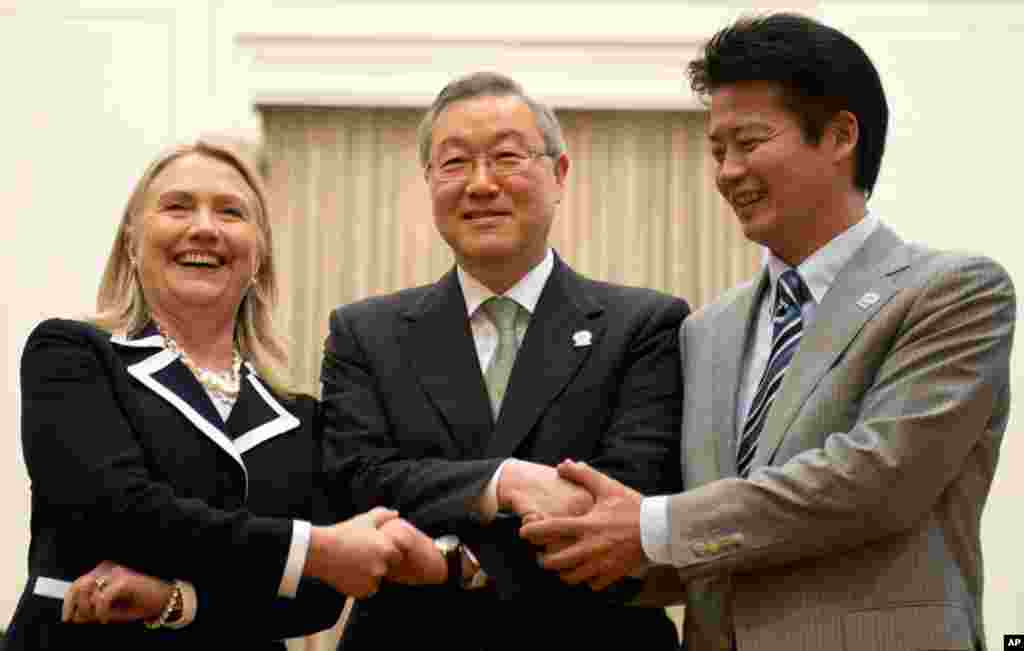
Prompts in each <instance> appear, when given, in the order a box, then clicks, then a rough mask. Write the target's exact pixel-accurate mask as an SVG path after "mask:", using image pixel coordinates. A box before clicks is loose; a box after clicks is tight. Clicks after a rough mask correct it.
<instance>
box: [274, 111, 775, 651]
mask: <svg viewBox="0 0 1024 651" xmlns="http://www.w3.org/2000/svg"><path fill="white" fill-rule="evenodd" d="M262 113H263V123H264V129H265V143H266V149H265V156H266V159H265V160H266V161H267V170H268V177H269V185H270V190H271V202H272V211H271V212H272V218H273V221H274V237H275V247H274V249H275V255H276V263H277V265H278V267H277V269H278V273H279V275H280V277H281V281H282V283H281V290H282V292H281V294H282V296H281V308H280V310H279V318H278V321H279V325H280V326H281V328H282V329H283V331H284V332H285V334H286V335H287V336H288V337H289V339H290V342H291V349H290V353H291V359H292V368H293V371H294V374H295V378H296V380H297V381H298V383H299V385H300V386H301V387H302V388H304V389H305V390H307V391H310V392H313V393H316V392H318V389H319V371H320V358H321V355H322V353H323V341H324V338H325V337H326V334H327V319H328V315H329V314H330V311H331V310H332V309H333V308H334V307H336V306H338V305H341V304H343V303H347V302H350V301H354V300H357V299H360V298H363V297H366V296H371V295H373V294H380V293H384V292H391V291H394V290H397V289H400V288H403V287H410V286H413V285H420V284H424V283H430V282H433V281H434V280H436V279H437V278H439V277H440V276H441V275H442V274H443V273H444V272H445V271H447V270H448V269H449V268H450V267H451V265H452V256H451V253H450V252H449V250H448V248H447V246H446V245H445V244H444V242H443V241H442V240H441V238H440V236H438V235H437V233H436V231H435V230H434V224H433V219H432V217H431V214H430V201H429V195H428V192H427V184H426V182H425V181H424V179H423V173H422V170H421V169H420V167H419V164H418V162H417V155H416V125H417V123H418V121H419V118H420V116H421V114H422V113H421V112H420V111H413V110H401V109H335V108H332V109H319V108H297V109H296V108H264V109H263V111H262ZM559 118H560V120H561V121H562V126H563V130H564V133H565V139H566V143H567V146H568V151H569V157H570V168H569V182H568V191H567V193H566V196H565V200H564V201H563V203H562V206H561V208H560V212H559V215H558V217H557V218H556V221H555V224H554V226H553V228H552V234H551V243H552V245H553V246H554V247H555V249H556V250H558V252H559V254H560V255H561V256H562V257H563V258H564V259H565V260H566V261H567V262H568V263H569V264H571V265H572V266H573V267H574V268H576V269H577V270H578V271H580V272H582V273H583V274H586V275H588V276H591V277H594V278H600V279H604V280H609V281H613V282H620V283H627V284H632V285H641V286H647V287H654V288H656V289H660V290H663V291H666V292H669V293H671V294H676V295H679V296H683V297H684V298H686V299H687V300H688V301H689V302H690V304H691V305H692V306H693V307H694V308H696V307H699V306H700V305H703V304H704V303H707V302H708V301H709V300H711V299H712V298H714V297H715V296H716V295H718V294H719V293H721V292H722V291H723V290H725V289H726V288H728V287H731V286H732V285H735V284H736V283H738V282H741V281H743V280H745V279H747V278H750V277H751V276H752V275H753V274H754V273H755V271H756V269H757V268H758V264H759V259H760V258H759V256H760V253H759V251H758V249H757V247H755V246H753V245H751V244H749V243H748V242H747V241H746V240H745V239H744V238H743V235H742V233H741V232H740V230H739V227H738V226H737V224H736V219H735V217H734V216H733V214H732V212H731V211H730V210H729V208H728V206H727V205H725V204H724V202H723V201H722V200H721V198H720V197H719V195H718V193H717V192H716V191H715V188H714V185H713V183H712V180H711V165H712V161H711V160H710V156H709V154H708V147H707V144H706V141H705V137H704V129H705V124H706V116H705V115H704V114H701V113H685V112H671V113H670V112H636V111H629V112H611V111H600V112H589V111H570V112H561V113H559ZM673 615H674V617H675V618H676V619H677V621H678V619H679V617H680V615H681V612H680V611H678V610H677V611H676V612H674V613H673ZM343 619H344V618H343ZM339 629H340V626H339V627H335V629H334V630H333V631H328V632H325V633H321V634H320V635H317V636H314V637H311V638H308V639H305V640H295V641H292V642H291V646H292V648H293V649H302V650H304V651H326V650H328V649H331V650H333V649H334V646H335V644H336V641H337V639H338V634H339Z"/></svg>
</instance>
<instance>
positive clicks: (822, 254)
mask: <svg viewBox="0 0 1024 651" xmlns="http://www.w3.org/2000/svg"><path fill="white" fill-rule="evenodd" d="M880 223H881V220H879V218H878V217H876V216H875V215H873V214H871V212H870V211H868V212H867V213H866V214H865V215H864V217H863V218H861V220H860V221H859V222H857V223H856V224H854V225H853V226H850V227H849V228H847V229H846V230H845V231H843V232H842V233H840V234H839V235H836V236H835V237H833V238H832V239H831V240H829V242H828V243H827V244H826V245H825V246H823V247H821V248H820V249H818V250H817V251H815V252H814V253H812V254H811V255H810V256H808V257H807V259H806V260H804V261H803V262H801V263H800V264H799V265H797V268H796V270H797V271H798V272H799V273H800V277H801V278H802V279H803V281H804V284H805V285H807V289H808V290H810V292H811V296H813V297H814V303H815V304H816V305H817V304H819V303H821V301H822V299H823V298H825V293H826V292H828V288H829V287H831V286H832V283H833V282H835V279H836V276H838V275H839V272H840V270H842V268H843V267H844V266H846V263H847V262H849V261H850V258H852V257H853V254H854V253H856V252H857V251H858V250H859V249H860V247H862V246H864V242H866V241H867V239H868V238H869V237H871V234H872V233H874V232H875V229H877V228H878V225H879V224H880ZM765 264H766V265H767V266H768V274H769V275H770V277H771V281H772V287H775V284H776V283H777V282H778V280H779V276H781V275H782V272H784V271H786V270H787V269H789V265H787V264H786V263H785V262H783V261H782V260H780V259H778V258H777V257H775V254H773V253H772V252H771V251H768V254H767V259H766V261H765Z"/></svg>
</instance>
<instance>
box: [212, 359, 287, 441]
mask: <svg viewBox="0 0 1024 651" xmlns="http://www.w3.org/2000/svg"><path fill="white" fill-rule="evenodd" d="M241 385H242V386H241V391H239V394H238V401H237V402H236V403H235V406H234V407H233V408H232V409H231V413H230V414H229V415H228V422H227V433H228V434H229V435H230V436H231V438H232V439H234V440H233V446H234V448H235V449H236V450H238V453H239V454H245V453H246V452H248V451H249V450H252V449H253V448H255V447H256V446H258V445H260V444H262V443H265V442H267V441H269V440H271V439H272V438H274V437H276V436H280V435H281V434H284V433H286V432H290V431H291V430H294V429H296V428H298V427H299V419H298V418H296V417H295V416H294V415H293V414H292V413H291V412H289V411H288V410H286V409H285V408H284V407H283V406H282V405H281V403H280V402H278V401H277V399H276V398H275V397H274V396H273V394H271V393H270V391H269V390H268V389H267V388H266V387H265V386H264V385H263V383H262V382H261V381H260V379H259V378H258V377H257V376H256V373H255V371H254V370H253V368H252V366H250V365H249V364H248V363H246V364H245V366H243V367H242V383H241Z"/></svg>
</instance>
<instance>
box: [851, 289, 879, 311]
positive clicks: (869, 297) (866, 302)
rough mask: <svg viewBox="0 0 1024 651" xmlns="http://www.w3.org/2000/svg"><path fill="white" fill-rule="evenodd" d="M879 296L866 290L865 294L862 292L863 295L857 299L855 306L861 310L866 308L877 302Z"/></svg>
mask: <svg viewBox="0 0 1024 651" xmlns="http://www.w3.org/2000/svg"><path fill="white" fill-rule="evenodd" d="M879 298H881V296H879V295H878V294H876V293H875V292H868V293H867V294H864V295H863V296H861V297H860V299H858V300H857V307H859V308H860V309H862V310H866V309H868V308H869V307H871V306H872V305H874V304H875V303H877V302H878V299H879Z"/></svg>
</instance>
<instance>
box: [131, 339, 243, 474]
mask: <svg viewBox="0 0 1024 651" xmlns="http://www.w3.org/2000/svg"><path fill="white" fill-rule="evenodd" d="M141 341H147V342H149V343H150V345H155V346H158V347H159V350H158V351H157V352H154V353H153V354H152V355H149V356H148V357H146V358H144V359H142V360H141V361H138V362H136V363H134V364H131V365H129V366H128V373H129V374H130V375H132V376H133V377H134V378H135V379H137V380H138V381H139V382H141V383H142V385H143V386H145V387H146V388H148V389H149V390H151V391H152V392H153V393H155V394H157V395H158V396H160V397H161V398H163V399H164V400H165V401H167V403H168V404H170V405H171V406H172V407H174V408H175V409H176V410H178V411H179V412H181V414H182V415H183V416H184V417H185V418H186V419H188V420H189V422H191V423H192V424H193V425H195V427H196V429H198V430H199V431H200V432H201V433H202V434H203V435H204V436H206V437H207V438H208V439H210V440H211V441H213V443H214V444H215V445H216V446H217V447H219V448H220V449H221V450H223V451H224V452H225V453H227V454H228V456H230V457H231V458H232V459H234V460H235V463H237V464H238V467H239V468H241V469H242V473H243V475H245V484H246V492H248V484H249V477H248V471H247V470H246V468H245V463H243V462H242V455H241V454H240V453H239V452H238V450H237V449H235V446H234V445H233V444H232V441H231V439H230V438H229V437H228V436H227V434H225V432H224V423H223V421H222V420H221V418H220V414H219V413H217V409H216V407H214V406H213V403H212V402H211V401H210V397H209V396H208V395H206V392H205V391H204V390H203V387H202V385H200V384H199V382H198V381H197V380H196V379H195V377H194V376H193V375H192V372H191V371H189V370H188V368H187V367H186V366H185V365H184V364H183V363H182V362H181V360H179V359H178V355H177V354H176V353H174V352H172V351H170V350H167V349H166V348H163V338H162V337H159V336H150V337H147V338H146V339H144V340H134V342H133V341H132V340H125V339H123V338H120V337H113V338H112V339H111V342H112V343H113V344H115V345H120V346H128V347H140V345H139V344H140V342H141Z"/></svg>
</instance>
